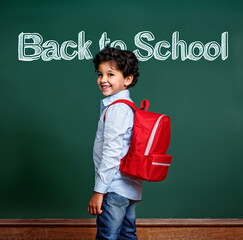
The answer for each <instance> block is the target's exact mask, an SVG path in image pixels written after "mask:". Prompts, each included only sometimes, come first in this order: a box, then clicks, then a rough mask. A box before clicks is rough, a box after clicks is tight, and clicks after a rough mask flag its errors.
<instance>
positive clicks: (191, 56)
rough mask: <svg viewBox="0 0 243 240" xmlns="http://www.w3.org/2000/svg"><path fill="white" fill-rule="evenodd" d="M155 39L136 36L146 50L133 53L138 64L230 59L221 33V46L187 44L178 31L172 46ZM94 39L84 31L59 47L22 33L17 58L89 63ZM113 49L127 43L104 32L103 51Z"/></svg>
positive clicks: (149, 34) (146, 34) (148, 35)
mask: <svg viewBox="0 0 243 240" xmlns="http://www.w3.org/2000/svg"><path fill="white" fill-rule="evenodd" d="M154 40H155V37H154V35H153V33H152V32H150V31H142V32H139V33H138V34H136V36H135V37H134V44H135V45H136V46H137V47H138V48H139V49H140V50H143V52H144V54H142V53H141V51H140V50H139V49H136V50H134V51H133V52H134V53H135V55H136V56H137V58H138V60H139V61H148V60H149V59H151V58H153V57H154V58H155V59H156V60H159V61H164V60H166V59H168V58H169V57H171V59H172V60H176V59H178V58H179V55H180V56H181V60H182V61H185V60H187V59H188V60H192V61H198V60H199V59H201V58H202V57H203V58H204V59H206V60H208V61H214V60H215V59H217V58H218V57H219V56H220V55H221V59H222V60H226V59H227V58H228V32H223V33H222V34H221V43H220V44H219V43H218V42H216V41H211V42H208V43H206V44H203V43H202V42H201V41H194V42H192V43H190V44H189V46H188V44H187V43H186V42H185V41H184V40H180V39H179V32H178V31H176V32H174V33H173V34H172V40H171V43H170V42H168V41H166V40H163V41H159V42H157V43H155V44H153V45H152V44H150V43H149V42H151V43H152V42H153V41H154ZM91 44H92V41H91V40H87V41H86V40H85V32H84V31H81V32H80V33H79V34H78V41H77V43H76V42H75V41H73V40H68V41H65V42H63V43H62V44H61V46H60V45H59V43H58V42H57V41H55V40H47V41H46V42H44V43H43V38H42V36H41V35H40V34H39V33H23V32H22V33H20V34H19V36H18V59H19V60H20V61H34V60H38V59H42V60H43V61H51V60H61V59H64V60H72V59H74V58H76V57H77V58H78V59H79V60H85V59H86V60H90V59H92V58H93V55H92V53H91V51H90V49H89V48H90V46H91ZM108 44H109V45H110V46H111V47H115V48H117V47H118V48H120V49H122V50H125V49H127V46H126V43H125V42H124V41H122V40H115V41H113V42H111V40H110V39H109V38H108V36H107V33H106V32H104V33H103V34H102V35H101V38H100V40H99V47H100V50H101V49H103V48H104V47H105V46H106V45H108Z"/></svg>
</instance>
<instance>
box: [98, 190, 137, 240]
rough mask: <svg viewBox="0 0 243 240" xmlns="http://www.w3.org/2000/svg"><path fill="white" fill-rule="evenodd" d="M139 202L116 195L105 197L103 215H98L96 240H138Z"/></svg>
mask: <svg viewBox="0 0 243 240" xmlns="http://www.w3.org/2000/svg"><path fill="white" fill-rule="evenodd" d="M137 203H138V201H134V200H129V199H127V198H125V197H122V196H120V195H118V194H116V193H113V192H112V193H107V194H105V195H104V199H103V204H102V208H101V209H102V211H103V212H102V213H101V214H100V215H98V217H97V220H96V223H97V234H96V240H105V239H107V240H117V239H119V240H127V239H133V240H137V235H136V224H135V221H136V214H135V207H136V205H137Z"/></svg>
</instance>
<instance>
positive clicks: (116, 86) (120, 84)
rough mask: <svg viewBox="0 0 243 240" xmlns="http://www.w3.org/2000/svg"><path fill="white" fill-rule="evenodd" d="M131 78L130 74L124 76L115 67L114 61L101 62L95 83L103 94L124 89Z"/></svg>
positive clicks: (108, 94) (107, 94)
mask: <svg viewBox="0 0 243 240" xmlns="http://www.w3.org/2000/svg"><path fill="white" fill-rule="evenodd" d="M132 80H133V76H132V75H129V76H128V77H125V78H124V76H123V72H122V71H120V70H119V69H117V67H116V65H115V62H111V61H109V62H102V63H100V65H99V69H98V79H97V84H98V86H99V88H100V90H101V91H102V93H103V94H104V95H105V96H110V95H113V94H115V93H117V92H120V91H122V90H126V89H127V87H128V86H129V85H130V84H131V83H132Z"/></svg>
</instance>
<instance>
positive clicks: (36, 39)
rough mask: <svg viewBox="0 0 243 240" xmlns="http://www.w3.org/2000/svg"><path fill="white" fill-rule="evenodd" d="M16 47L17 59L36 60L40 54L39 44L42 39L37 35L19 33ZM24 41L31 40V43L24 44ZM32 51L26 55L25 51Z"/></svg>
mask: <svg viewBox="0 0 243 240" xmlns="http://www.w3.org/2000/svg"><path fill="white" fill-rule="evenodd" d="M18 38H19V45H18V59H19V60H21V61H33V60H38V59H39V58H40V55H41V53H42V47H41V43H42V42H43V38H42V36H41V35H40V34H39V33H23V32H22V33H20V34H19V37H18ZM26 39H31V40H32V41H33V42H31V43H30V42H26ZM28 48H29V49H32V50H34V53H33V54H28V55H27V54H26V51H25V50H26V49H28Z"/></svg>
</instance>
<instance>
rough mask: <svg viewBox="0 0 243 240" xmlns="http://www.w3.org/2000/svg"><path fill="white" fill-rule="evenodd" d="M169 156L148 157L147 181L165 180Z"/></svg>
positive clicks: (155, 155) (169, 160) (155, 154)
mask: <svg viewBox="0 0 243 240" xmlns="http://www.w3.org/2000/svg"><path fill="white" fill-rule="evenodd" d="M171 159H172V156H171V155H167V154H159V153H154V154H151V155H149V156H148V159H147V164H148V168H147V169H148V174H147V176H148V179H147V180H148V181H162V180H164V179H165V178H166V176H167V174H168V170H169V166H170V164H171Z"/></svg>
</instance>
